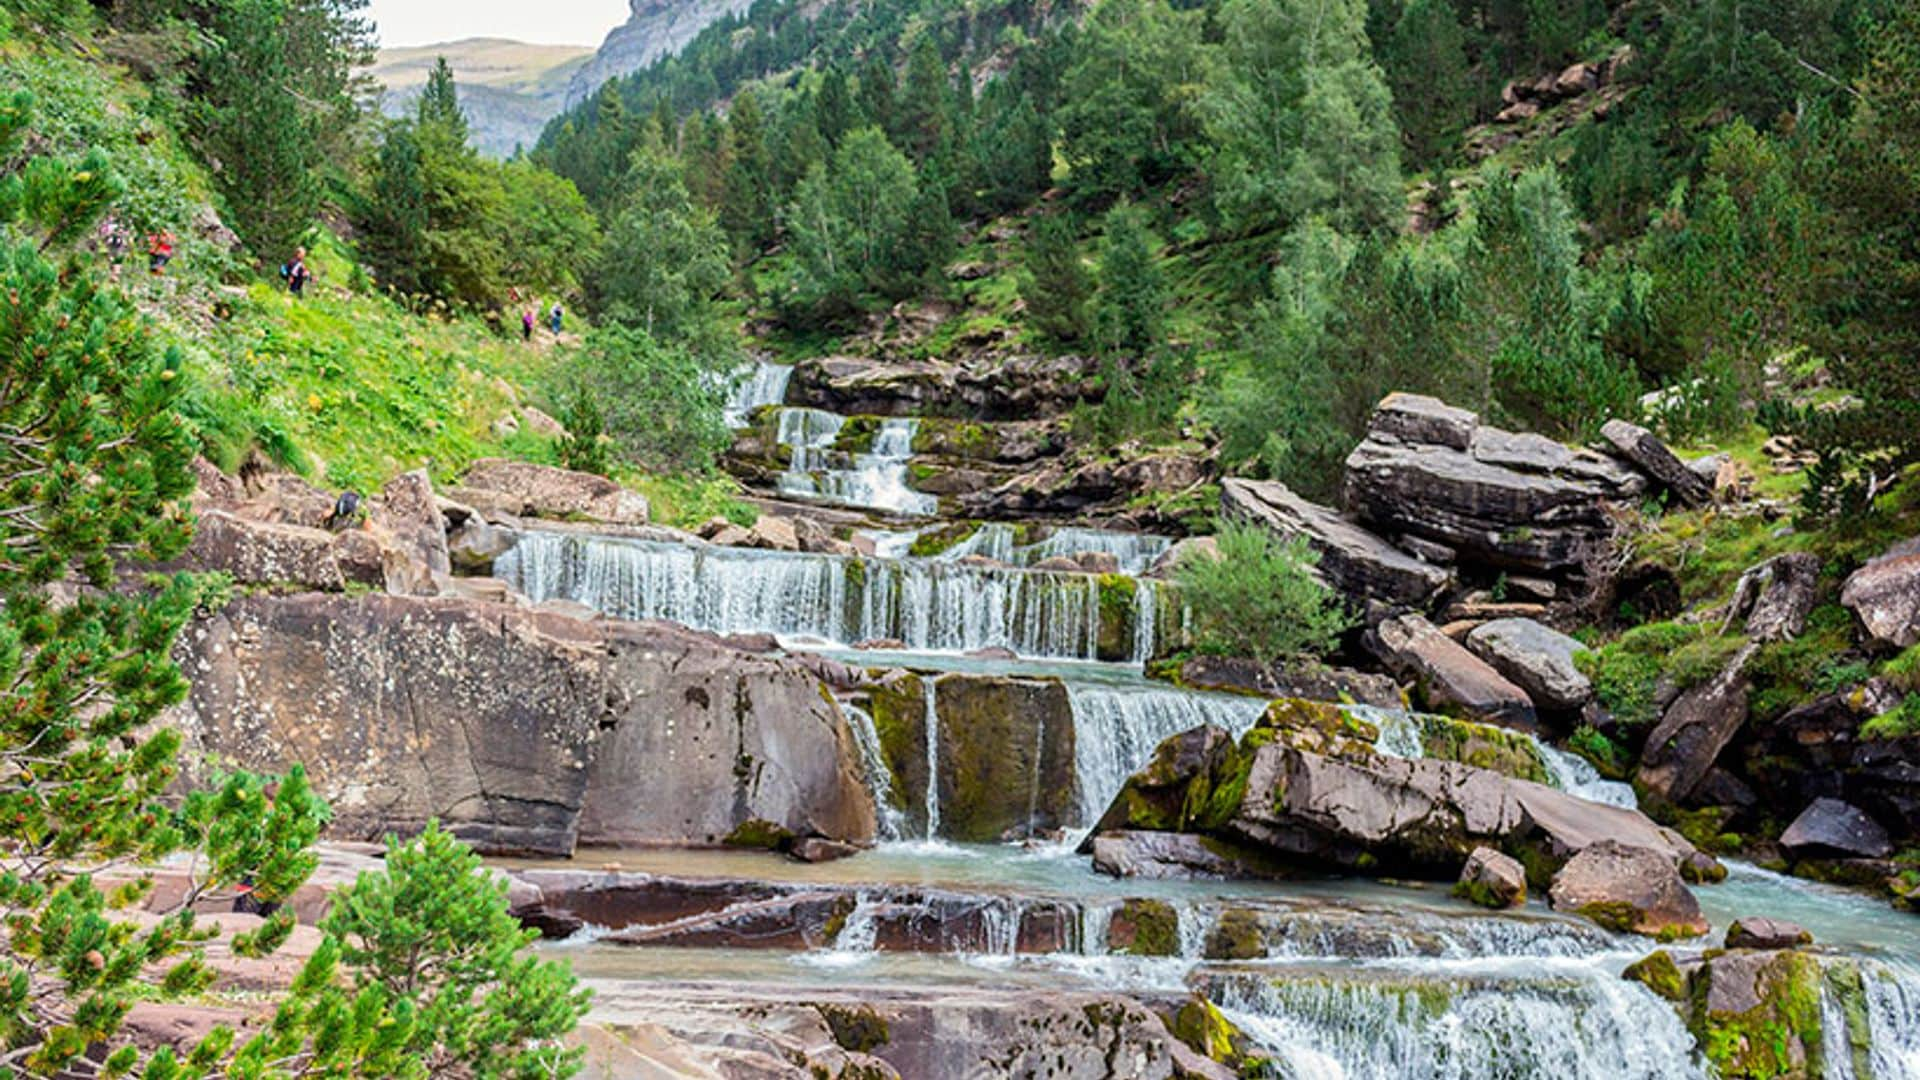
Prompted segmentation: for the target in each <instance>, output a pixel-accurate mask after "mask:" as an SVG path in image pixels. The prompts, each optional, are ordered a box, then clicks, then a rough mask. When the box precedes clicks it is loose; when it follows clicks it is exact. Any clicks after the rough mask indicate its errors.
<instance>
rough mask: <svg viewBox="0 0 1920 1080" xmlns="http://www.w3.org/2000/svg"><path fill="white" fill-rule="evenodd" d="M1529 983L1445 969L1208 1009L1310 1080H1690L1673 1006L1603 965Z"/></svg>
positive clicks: (1334, 983)
mask: <svg viewBox="0 0 1920 1080" xmlns="http://www.w3.org/2000/svg"><path fill="white" fill-rule="evenodd" d="M1528 967H1529V968H1530V969H1531V970H1532V972H1534V973H1535V974H1533V975H1530V976H1529V975H1521V976H1517V977H1492V978H1489V977H1486V976H1467V977H1461V976H1458V975H1455V974H1453V973H1450V972H1449V971H1447V970H1446V969H1444V968H1440V969H1435V970H1423V969H1422V968H1421V967H1420V966H1414V965H1409V966H1405V967H1396V968H1394V969H1392V970H1390V971H1385V972H1374V971H1371V970H1369V971H1366V972H1364V973H1363V972H1352V973H1351V974H1348V973H1341V972H1329V973H1328V976H1327V977H1290V978H1263V977H1248V978H1236V979H1232V980H1227V981H1224V982H1223V983H1222V984H1221V985H1219V986H1218V987H1216V988H1215V993H1214V1000H1215V1003H1216V1004H1218V1005H1219V1006H1220V1007H1221V1009H1222V1011H1223V1012H1225V1013H1226V1014H1227V1016H1228V1017H1229V1018H1230V1019H1232V1020H1233V1021H1234V1022H1235V1023H1236V1024H1238V1025H1239V1026H1240V1028H1241V1030H1242V1031H1244V1032H1246V1034H1247V1035H1248V1036H1249V1037H1250V1038H1251V1039H1253V1041H1254V1042H1255V1043H1256V1044H1258V1046H1259V1048H1260V1049H1261V1050H1262V1051H1264V1052H1265V1053H1267V1054H1270V1055H1272V1057H1273V1058H1274V1060H1275V1062H1276V1063H1277V1064H1278V1065H1279V1066H1280V1074H1281V1075H1283V1076H1289V1077H1296V1078H1311V1080H1402V1078H1403V1080H1484V1078H1487V1077H1512V1078H1516V1080H1518V1078H1534V1077H1539V1078H1547V1077H1552V1078H1554V1080H1701V1078H1704V1077H1705V1076H1706V1075H1707V1073H1706V1071H1705V1069H1704V1067H1703V1066H1702V1065H1701V1064H1700V1062H1699V1061H1698V1059H1697V1056H1696V1055H1695V1052H1694V1044H1693V1037H1692V1036H1691V1035H1690V1034H1689V1033H1688V1031H1687V1029H1686V1026H1685V1025H1684V1024H1682V1023H1681V1022H1680V1017H1679V1015H1678V1014H1677V1013H1676V1012H1675V1011H1674V1009H1673V1008H1672V1006H1670V1005H1668V1004H1667V1003H1666V1002H1664V1001H1662V1000H1660V999H1659V998H1658V997H1655V996H1654V995H1653V994H1652V993H1651V992H1650V991H1648V990H1647V989H1646V988H1644V987H1642V986H1639V985H1638V984H1635V983H1631V982H1627V981H1625V980H1622V979H1621V978H1620V977H1619V973H1618V971H1617V969H1616V967H1615V966H1614V965H1612V964H1611V963H1607V962H1599V963H1595V962H1590V961H1574V962H1570V963H1563V964H1543V963H1541V962H1539V961H1533V962H1530V963H1529V964H1528Z"/></svg>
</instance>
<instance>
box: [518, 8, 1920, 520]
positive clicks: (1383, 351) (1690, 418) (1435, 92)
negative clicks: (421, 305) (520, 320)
mask: <svg viewBox="0 0 1920 1080" xmlns="http://www.w3.org/2000/svg"><path fill="white" fill-rule="evenodd" d="M1914 33H1915V29H1914V26H1913V13H1912V11H1911V10H1910V9H1909V7H1908V6H1907V5H1900V4H1894V3H1888V2H1880V0H1812V2H1782V3H1775V4H1766V5H1760V6H1757V7H1756V6H1755V5H1751V4H1736V3H1720V2H1711V3H1702V4H1688V5H1669V6H1661V5H1653V4H1641V3H1624V4H1606V3H1600V2H1578V0H1560V2H1556V3H1549V4H1521V3H1505V2H1492V3H1474V2H1466V0H1434V2H1427V0H1413V2H1411V3H1407V4H1401V3H1397V2H1394V0H1377V2H1375V3H1371V4H1365V3H1359V2H1333V0H1221V2H1216V3H1207V4H1167V3H1155V2H1146V0H1110V2H1105V3H1101V4H1098V5H1092V6H1088V7H1082V6H1077V5H1070V4H1054V5H1046V4H1027V3H998V4H984V5H968V6H965V7H956V6H952V5H947V4H942V3H917V4H916V3H900V4H888V5H880V6H874V5H853V4H838V3H830V4H826V5H816V4H802V3H799V2H792V3H780V2H772V0H768V2H762V3H760V4H757V5H755V7H754V8H753V9H752V11H751V13H750V14H749V15H748V16H746V17H745V18H743V19H738V20H729V21H724V22H722V23H720V24H717V25H716V26H714V27H712V28H710V29H709V30H708V31H707V32H706V33H705V34H703V35H702V36H701V37H700V38H699V39H698V40H697V41H696V42H695V43H694V44H693V45H692V46H691V47H689V48H688V49H687V50H686V52H685V53H683V54H682V55H681V56H679V57H676V58H672V59H668V60H663V61H661V62H659V63H657V64H656V65H654V66H653V67H652V68H650V69H648V70H646V71H644V72H641V73H638V74H636V75H634V76H631V77H629V78H627V79H625V80H622V81H620V82H618V83H613V84H609V85H608V86H606V87H604V88H603V89H602V91H601V92H600V93H599V94H598V95H597V96H596V98H595V99H594V100H593V101H591V102H588V103H586V104H584V105H582V106H581V107H580V108H578V109H577V110H576V111H575V112H573V113H572V114H570V115H568V116H566V117H563V118H561V119H560V120H557V121H555V122H554V123H553V124H552V125H550V127H549V129H548V131H547V133H546V136H545V137H544V138H543V140H542V142H541V145H540V147H539V148H538V150H537V151H536V152H535V154H534V159H535V160H536V161H539V162H541V163H544V164H546V165H549V166H550V167H552V168H553V169H554V170H555V171H556V172H558V173H559V174H560V175H562V176H565V177H567V178H569V179H571V180H573V181H574V183H575V184H576V185H577V186H578V187H579V189H580V191H581V192H582V193H583V194H584V195H585V196H586V198H587V200H588V201H589V203H590V204H592V205H593V206H594V207H595V209H596V210H597V211H598V212H599V213H600V214H601V215H602V217H603V218H604V219H605V221H606V222H607V226H608V229H609V238H610V241H611V243H610V246H609V251H608V254H607V256H605V261H603V263H602V264H601V267H600V268H599V269H598V270H596V271H595V272H594V273H593V274H591V275H590V276H589V278H588V284H589V286H590V292H591V289H593V288H597V289H598V290H599V292H598V296H599V307H600V308H601V309H603V310H605V309H609V308H611V307H612V306H613V305H615V304H619V305H625V306H627V307H628V308H629V309H639V308H645V309H648V310H654V311H657V312H658V313H659V317H660V318H662V319H663V320H664V325H668V326H672V327H680V326H684V325H686V322H685V316H684V309H685V307H686V304H687V298H688V297H696V298H700V297H704V296H706V295H709V294H718V295H719V296H722V297H725V298H729V299H734V300H738V301H742V302H745V303H746V304H747V305H749V306H750V307H751V308H752V309H754V310H755V311H757V312H759V313H761V314H764V315H766V316H768V317H770V318H771V319H772V320H773V321H772V323H771V324H770V330H772V331H777V332H776V333H775V335H774V338H773V339H770V341H772V343H773V347H776V348H779V349H781V350H783V351H791V350H793V349H795V348H798V349H800V350H801V351H807V350H812V351H822V350H826V349H829V348H830V347H831V341H832V338H833V336H834V335H837V334H841V333H844V332H846V331H848V330H849V329H851V328H853V327H855V326H856V325H858V323H859V318H860V316H861V315H862V314H863V313H867V312H877V311H884V310H885V309H886V308H887V307H888V306H889V305H891V304H893V303H895V302H898V301H901V300H908V299H916V298H921V299H925V298H943V299H951V300H959V301H962V302H963V304H964V305H965V306H968V307H970V308H971V309H972V315H973V316H974V317H975V318H976V319H979V320H991V321H993V322H995V323H996V324H998V323H1004V324H1005V325H1007V326H1009V327H1010V328H1011V329H1012V331H1013V333H1014V334H1015V335H1016V337H1015V340H1016V341H1017V343H1018V348H1021V349H1028V350H1042V351H1048V352H1074V353H1079V354H1087V353H1093V354H1097V355H1099V356H1102V357H1104V358H1105V359H1106V362H1107V363H1108V365H1109V369H1108V375H1107V381H1108V382H1110V383H1112V384H1114V385H1116V386H1121V387H1124V388H1127V389H1128V390H1131V391H1132V393H1130V394H1127V395H1125V397H1126V398H1127V399H1128V400H1127V402H1126V403H1124V404H1116V405H1113V406H1110V408H1124V409H1127V410H1130V411H1131V413H1132V415H1129V416H1128V417H1127V418H1126V419H1125V420H1124V421H1123V422H1121V423H1119V424H1117V425H1114V426H1117V427H1119V428H1124V429H1125V434H1126V436H1128V437H1140V436H1147V435H1151V434H1152V433H1154V432H1156V431H1157V432H1159V433H1161V435H1162V436H1165V435H1167V434H1170V433H1172V432H1174V431H1175V430H1176V429H1177V428H1179V427H1180V426H1181V425H1184V424H1193V423H1197V424H1200V425H1202V426H1203V427H1204V428H1205V429H1206V430H1207V431H1209V432H1211V433H1212V435H1213V436H1214V437H1217V438H1218V439H1219V440H1220V444H1221V452H1222V454H1223V457H1224V460H1225V463H1226V464H1227V465H1228V466H1229V467H1230V468H1234V469H1253V470H1257V471H1259V472H1262V473H1265V474H1267V475H1272V476H1276V477H1281V478H1284V479H1286V480H1288V481H1289V482H1290V483H1293V484H1295V486H1298V487H1302V488H1305V489H1307V490H1310V491H1319V492H1323V493H1324V492H1326V491H1327V490H1329V489H1330V485H1331V484H1332V482H1333V479H1334V467H1335V466H1336V465H1337V463H1338V461H1339V459H1340V458H1341V457H1342V456H1344V454H1345V452H1346V449H1347V447H1349V446H1350V445H1351V443H1352V441H1353V439H1354V437H1356V436H1357V434H1358V432H1359V428H1360V425H1361V423H1362V421H1363V419H1364V417H1365V415H1366V413H1367V411H1368V410H1369V409H1370V408H1371V407H1372V405H1373V403H1374V402H1375V401H1377V400H1378V399H1379V397H1380V395H1381V393H1382V392H1384V391H1386V390H1389V389H1406V390H1419V391H1426V392H1433V393H1437V394H1439V395H1441V396H1443V397H1445V398H1446V399H1448V400H1449V401H1454V402H1457V403H1459V404H1462V405H1467V406H1470V407H1474V408H1477V409H1480V410H1482V411H1483V412H1485V413H1486V414H1488V415H1489V416H1491V417H1494V418H1497V419H1499V420H1502V421H1506V422H1511V423H1514V424H1518V425H1521V426H1527V427H1535V428H1538V429H1540V430H1545V431H1548V432H1552V433H1555V434H1559V435H1565V436H1580V435H1590V434H1591V433H1592V432H1594V431H1595V430H1596V429H1597V428H1598V426H1599V425H1600V423H1601V421H1603V420H1604V419H1606V418H1607V417H1609V416H1633V415H1637V414H1638V413H1639V412H1640V411H1641V409H1642V406H1641V405H1640V398H1641V396H1642V395H1643V394H1647V393H1649V392H1655V391H1659V392H1661V393H1660V397H1659V398H1658V406H1657V411H1658V416H1657V419H1658V420H1659V421H1660V423H1661V425H1662V426H1663V427H1664V429H1665V430H1666V431H1667V432H1668V433H1669V434H1671V435H1673V436H1676V437H1680V438H1683V439H1693V438H1701V437H1719V438H1730V439H1734V440H1742V439H1744V438H1745V435H1744V433H1745V431H1746V430H1747V428H1748V425H1750V424H1751V423H1753V422H1754V421H1755V420H1756V419H1759V420H1761V421H1763V422H1764V423H1766V424H1768V425H1769V426H1770V427H1772V428H1773V429H1775V430H1779V431H1789V430H1791V431H1796V432H1801V433H1803V434H1805V435H1807V436H1809V437H1811V438H1812V440H1813V441H1814V443H1815V444H1816V445H1817V446H1818V448H1819V450H1820V452H1821V454H1822V459H1821V465H1820V466H1819V467H1818V468H1816V470H1815V475H1816V476H1817V477H1818V478H1819V479H1820V481H1821V484H1820V485H1819V486H1820V488H1821V490H1822V491H1828V490H1832V491H1843V490H1844V491H1850V492H1853V493H1855V494H1858V493H1861V492H1864V491H1865V490H1867V489H1868V488H1870V487H1872V485H1873V482H1874V480H1875V479H1876V478H1877V479H1879V480H1881V481H1884V480H1885V479H1887V478H1888V477H1889V476H1891V470H1892V469H1894V468H1896V467H1897V465H1898V463H1899V462H1900V461H1904V460H1907V459H1909V458H1910V457H1911V455H1912V453H1913V449H1912V448H1913V443H1912V441H1911V439H1910V438H1909V437H1907V436H1905V435H1902V434H1900V433H1901V432H1903V431H1910V430H1911V429H1912V428H1913V426H1914V425H1913V424H1912V423H1911V419H1912V416H1913V414H1912V413H1911V412H1910V411H1909V410H1911V409H1912V408H1913V407H1914V405H1913V402H1914V400H1915V391H1916V386H1915V383H1914V382H1913V379H1914V376H1913V375H1912V374H1911V371H1912V370H1913V367H1912V365H1911V364H1909V363H1906V362H1905V360H1906V358H1908V357H1910V356H1911V355H1912V349H1913V346H1914V337H1913V334H1914V323H1913V316H1912V312H1913V304H1914V299H1913V294H1912V289H1913V284H1912V281H1913V279H1912V266H1913V260H1914V258H1915V248H1914V234H1913V232H1912V223H1913V220H1914V214H1913V212H1912V211H1913V207H1914V202H1913V200H1914V198H1915V193H1914V185H1913V182H1912V172H1911V165H1910V163H1909V162H1910V159H1911V148H1912V147H1913V145H1914V143H1913V140H1914V139H1915V138H1916V137H1917V136H1916V132H1915V129H1914V126H1913V120H1912V116H1911V112H1910V109H1911V106H1910V104H1909V103H1907V102H1906V100H1905V98H1906V97H1907V96H1909V95H1908V94H1907V93H1906V92H1905V91H1904V90H1902V87H1910V86H1911V85H1912V82H1911V81H1912V79H1913V78H1914V70H1915V69H1914V64H1915V62H1916V59H1915V58H1916V53H1915V48H1916V46H1915V44H1914ZM1000 218H1006V219H1008V221H1009V222H1010V223H1011V225H1012V226H1013V228H1011V229H1010V230H1008V229H1000V228H998V227H996V226H993V225H992V224H991V223H992V222H994V221H995V220H996V219H1000ZM722 234H724V238H725V243H724V251H725V253H726V255H727V256H728V257H729V258H730V259H731V262H732V266H733V269H734V276H733V278H732V280H731V281H730V282H727V283H724V284H722V283H721V282H720V280H719V279H718V277H717V276H715V275H714V274H713V272H712V271H711V270H703V271H702V273H704V274H706V275H707V276H704V277H699V276H696V277H691V278H690V277H688V276H687V275H684V274H680V273H676V272H673V271H670V270H661V271H659V273H658V276H657V277H653V278H647V277H645V275H644V274H643V275H641V276H635V275H632V274H628V273H625V272H624V271H625V269H626V268H625V267H624V266H623V264H622V260H623V259H627V260H631V261H632V262H634V263H637V264H639V265H640V266H641V267H656V266H658V265H659V264H661V263H663V262H664V263H666V264H668V265H669V266H671V267H676V268H677V267H681V266H687V265H698V266H702V267H705V266H707V264H705V263H699V262H697V261H696V262H694V263H691V264H690V263H689V261H688V260H687V259H686V258H685V257H684V256H685V255H686V254H688V253H689V252H690V251H700V252H710V251H713V250H715V249H716V248H718V247H720V243H719V237H720V236H721V235H722ZM989 237H995V238H998V239H999V240H1000V241H1001V242H998V243H987V242H986V239H985V238H989ZM688 245H693V247H691V248H689V246H688ZM957 252H958V253H959V254H960V255H961V257H962V258H963V260H964V262H963V268H964V269H965V270H966V271H967V272H966V273H965V274H963V275H959V276H960V277H963V278H965V279H966V280H956V275H954V274H953V273H950V271H952V270H954V269H955V266H954V259H955V256H956V253H957ZM980 259H984V260H985V263H986V265H985V266H984V267H983V266H979V265H976V263H977V262H978V261H979V260H980ZM983 273H984V274H985V276H984V278H983V276H982V275H983ZM1869 298H1872V299H1871V300H1869ZM656 330H657V336H659V337H661V338H663V339H668V340H670V339H672V338H673V337H675V336H676V335H678V334H679V333H681V331H680V330H679V329H666V330H658V328H656ZM1843 391H1844V392H1845V393H1849V394H1851V395H1852V396H1853V398H1857V399H1860V400H1863V401H1865V402H1866V407H1865V408H1860V409H1852V408H1839V409H1837V410H1832V411H1827V410H1822V411H1820V412H1817V413H1815V412H1809V411H1808V407H1809V406H1813V405H1817V404H1827V405H1831V404H1832V403H1833V402H1834V401H1850V400H1851V399H1848V398H1845V397H1844V396H1843ZM1096 426H1097V425H1096ZM1890 445H1898V446H1900V447H1902V449H1900V450H1898V451H1896V452H1894V454H1893V456H1892V457H1889V456H1888V452H1887V447H1888V446H1890Z"/></svg>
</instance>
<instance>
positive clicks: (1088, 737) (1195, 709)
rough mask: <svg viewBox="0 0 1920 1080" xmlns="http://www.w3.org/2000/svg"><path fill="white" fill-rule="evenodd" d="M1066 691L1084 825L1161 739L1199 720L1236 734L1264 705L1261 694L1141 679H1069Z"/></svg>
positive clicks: (1253, 718) (1100, 809)
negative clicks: (1126, 682)
mask: <svg viewBox="0 0 1920 1080" xmlns="http://www.w3.org/2000/svg"><path fill="white" fill-rule="evenodd" d="M1067 697H1068V700H1069V701H1070V702H1071V703H1072V705H1073V766H1074V774H1075V776H1076V777H1077V778H1078V783H1079V786H1080V790H1079V796H1078V801H1079V805H1080V817H1081V824H1083V825H1090V824H1092V823H1093V821H1094V820H1095V819H1096V818H1098V817H1099V816H1100V815H1101V813H1103V812H1104V811H1105V810H1106V808H1107V804H1108V803H1110V802H1112V801H1113V798H1114V796H1116V795H1118V794H1119V793H1120V789H1121V788H1122V787H1124V786H1126V782H1127V778H1128V777H1129V776H1132V775H1133V774H1134V772H1136V771H1137V770H1138V769H1140V767H1141V766H1143V765H1145V764H1146V763H1147V762H1148V761H1149V760H1150V759H1151V758H1152V757H1153V751H1154V748H1155V747H1157V746H1159V745H1160V744H1161V743H1162V742H1163V741H1165V740H1166V739H1168V738H1170V737H1171V736H1174V735H1178V734H1180V733H1181V732H1183V731H1188V730H1190V729H1192V728H1196V727H1199V726H1200V725H1202V724H1214V725H1217V726H1219V727H1223V728H1225V729H1227V731H1228V732H1229V733H1230V734H1231V735H1233V737H1234V738H1236V739H1238V738H1239V737H1240V736H1241V735H1242V734H1244V733H1245V732H1246V730H1247V729H1248V728H1250V727H1252V726H1253V723H1254V721H1256V720H1258V719H1260V714H1261V713H1263V712H1265V711H1266V708H1267V703H1266V701H1265V700H1263V699H1260V698H1251V697H1243V696H1241V695H1238V694H1202V693H1195V692H1193V691H1189V690H1178V689H1174V688H1171V687H1164V688H1163V687H1157V686H1151V685H1144V684H1143V685H1137V686H1105V685H1098V684H1091V683H1079V682H1068V683H1067Z"/></svg>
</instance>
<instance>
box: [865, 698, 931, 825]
mask: <svg viewBox="0 0 1920 1080" xmlns="http://www.w3.org/2000/svg"><path fill="white" fill-rule="evenodd" d="M928 685H929V684H928V681H927V680H926V679H924V678H922V677H921V676H919V675H910V674H905V673H900V672H895V673H892V674H890V675H889V676H888V677H887V678H886V679H884V680H882V681H880V682H879V683H877V684H876V685H874V686H873V687H872V688H871V689H870V690H869V691H868V692H867V702H866V704H867V714H868V715H869V716H872V717H873V729H874V733H875V734H877V735H878V736H879V737H880V756H881V758H882V759H883V760H885V761H886V763H887V771H888V772H890V773H892V774H893V792H894V795H895V797H896V798H898V799H899V804H898V807H897V808H898V809H899V810H900V811H901V813H902V814H903V815H904V817H905V827H906V829H907V831H908V832H909V833H911V834H913V835H924V834H925V832H926V827H927V814H926V807H927V729H926V718H927V712H926V693H927V686H928Z"/></svg>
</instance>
